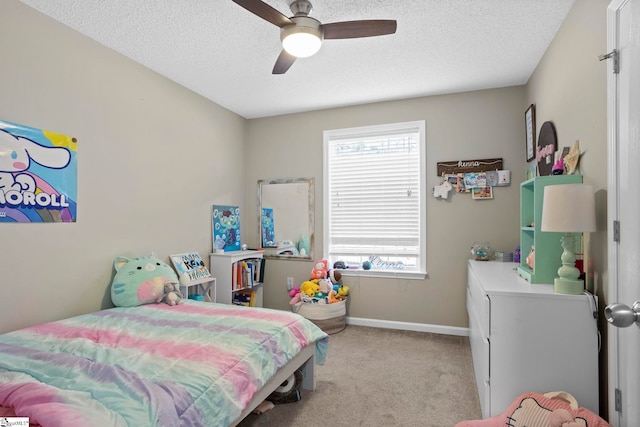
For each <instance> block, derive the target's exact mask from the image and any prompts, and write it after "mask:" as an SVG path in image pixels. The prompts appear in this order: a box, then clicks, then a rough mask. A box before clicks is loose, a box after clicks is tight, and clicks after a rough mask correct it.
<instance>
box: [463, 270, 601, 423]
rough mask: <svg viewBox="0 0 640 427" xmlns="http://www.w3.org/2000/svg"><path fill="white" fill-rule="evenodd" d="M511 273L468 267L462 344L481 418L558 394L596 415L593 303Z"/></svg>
mask: <svg viewBox="0 0 640 427" xmlns="http://www.w3.org/2000/svg"><path fill="white" fill-rule="evenodd" d="M515 268H516V265H515V264H514V263H509V262H496V261H475V260H471V261H469V265H468V277H467V311H468V313H469V340H470V343H471V353H472V356H473V367H474V371H475V375H476V383H477V386H478V393H479V395H480V406H481V407H482V415H483V417H485V418H486V417H490V416H494V415H498V414H501V413H502V412H504V411H505V410H506V409H507V407H508V406H509V404H510V403H511V402H513V400H515V398H516V397H518V395H519V394H521V393H524V392H528V391H532V392H541V393H544V392H547V391H566V392H569V393H571V394H572V395H573V396H574V397H575V398H576V399H577V400H578V404H579V405H580V406H584V407H586V408H588V409H590V410H591V411H593V412H595V413H598V333H597V325H596V320H595V319H594V314H593V313H594V311H596V312H597V309H596V308H595V304H596V303H595V302H594V300H593V298H592V297H591V296H590V295H587V294H584V295H561V294H556V293H554V292H553V285H546V284H531V283H529V282H527V281H526V280H524V279H522V278H521V277H519V276H518V274H517V272H516V270H515Z"/></svg>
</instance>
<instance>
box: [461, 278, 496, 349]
mask: <svg viewBox="0 0 640 427" xmlns="http://www.w3.org/2000/svg"><path fill="white" fill-rule="evenodd" d="M467 274H468V285H467V305H469V304H470V305H471V307H473V311H474V312H475V316H476V318H477V319H478V327H479V328H480V332H481V333H482V336H483V337H485V338H489V337H490V334H491V301H490V300H489V297H488V296H487V295H486V294H485V292H484V290H483V289H482V286H480V283H479V281H478V278H477V277H476V275H475V274H474V273H473V271H471V269H469V270H468V273H467ZM468 310H469V308H468V307H467V311H468Z"/></svg>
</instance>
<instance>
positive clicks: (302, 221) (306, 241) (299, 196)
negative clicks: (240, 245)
mask: <svg viewBox="0 0 640 427" xmlns="http://www.w3.org/2000/svg"><path fill="white" fill-rule="evenodd" d="M313 193H314V181H313V178H297V179H278V180H270V181H267V180H260V181H258V232H259V233H260V234H259V237H258V241H259V242H260V244H261V246H262V247H263V248H264V251H265V252H264V255H265V256H266V257H272V258H282V259H312V258H313V241H314V236H313V234H314V214H313V212H314V202H313Z"/></svg>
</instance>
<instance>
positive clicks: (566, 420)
mask: <svg viewBox="0 0 640 427" xmlns="http://www.w3.org/2000/svg"><path fill="white" fill-rule="evenodd" d="M586 425H587V424H586V420H584V419H583V418H581V419H580V420H578V419H576V418H573V417H572V416H571V413H569V411H567V410H566V409H556V410H555V411H553V412H552V413H550V414H549V427H585V426H586Z"/></svg>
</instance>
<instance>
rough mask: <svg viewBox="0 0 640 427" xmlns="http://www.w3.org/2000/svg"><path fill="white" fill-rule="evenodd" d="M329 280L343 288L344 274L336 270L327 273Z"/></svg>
mask: <svg viewBox="0 0 640 427" xmlns="http://www.w3.org/2000/svg"><path fill="white" fill-rule="evenodd" d="M327 279H329V280H330V281H331V283H332V284H334V285H340V286H342V273H340V272H339V271H336V270H335V269H331V270H328V271H327Z"/></svg>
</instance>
